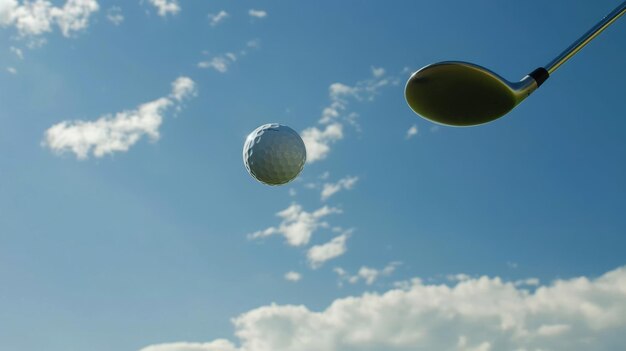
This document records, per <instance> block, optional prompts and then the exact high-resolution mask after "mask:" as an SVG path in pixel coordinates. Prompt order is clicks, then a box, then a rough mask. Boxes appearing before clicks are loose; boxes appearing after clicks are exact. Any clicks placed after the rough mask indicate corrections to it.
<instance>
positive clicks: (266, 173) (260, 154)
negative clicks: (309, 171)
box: [243, 123, 306, 185]
mask: <svg viewBox="0 0 626 351" xmlns="http://www.w3.org/2000/svg"><path fill="white" fill-rule="evenodd" d="M305 162H306V148H305V146H304V142H303V141H302V138H300V135H298V133H296V131H295V130H293V129H291V128H289V127H287V126H284V125H282V124H278V123H270V124H264V125H262V126H260V127H258V128H257V129H255V130H254V131H253V132H252V133H250V135H248V138H246V142H245V144H244V145H243V164H244V165H245V166H246V170H248V173H250V175H251V176H253V177H254V178H255V179H256V180H258V181H259V182H261V183H264V184H267V185H281V184H285V183H289V182H290V181H292V180H293V179H295V178H296V177H297V176H298V174H300V172H301V171H302V168H304V163H305Z"/></svg>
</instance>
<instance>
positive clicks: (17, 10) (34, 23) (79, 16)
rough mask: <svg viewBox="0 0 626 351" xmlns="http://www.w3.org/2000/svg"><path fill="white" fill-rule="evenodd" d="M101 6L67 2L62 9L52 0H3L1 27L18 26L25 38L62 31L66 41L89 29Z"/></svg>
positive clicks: (75, 0) (90, 1)
mask: <svg viewBox="0 0 626 351" xmlns="http://www.w3.org/2000/svg"><path fill="white" fill-rule="evenodd" d="M98 9H99V6H98V2H97V1H96V0H67V1H66V2H65V4H64V5H63V6H62V7H57V6H54V4H53V3H52V2H51V1H48V0H36V1H21V2H20V1H17V0H0V26H2V27H7V26H14V27H15V28H16V29H17V31H18V33H19V35H20V36H21V37H35V36H40V35H42V34H44V33H48V32H51V31H52V28H53V26H55V25H56V26H57V27H59V29H60V30H61V33H63V35H64V36H65V37H70V36H71V35H72V34H73V33H74V32H78V31H81V30H83V29H85V28H87V26H88V25H89V17H90V16H91V15H92V14H93V13H94V12H96V11H98Z"/></svg>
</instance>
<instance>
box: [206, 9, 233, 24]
mask: <svg viewBox="0 0 626 351" xmlns="http://www.w3.org/2000/svg"><path fill="white" fill-rule="evenodd" d="M228 17H229V15H228V12H226V11H224V10H222V11H220V12H218V13H209V24H210V25H211V27H215V26H217V25H218V24H220V23H222V22H223V21H224V20H225V19H226V18H228Z"/></svg>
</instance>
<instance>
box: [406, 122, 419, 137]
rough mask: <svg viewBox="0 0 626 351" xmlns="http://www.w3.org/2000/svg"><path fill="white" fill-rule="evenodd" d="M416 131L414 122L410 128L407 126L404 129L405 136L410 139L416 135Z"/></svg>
mask: <svg viewBox="0 0 626 351" xmlns="http://www.w3.org/2000/svg"><path fill="white" fill-rule="evenodd" d="M417 133H418V130H417V124H414V125H412V126H411V128H409V130H407V131H406V138H407V139H411V138H412V137H414V136H416V135H417Z"/></svg>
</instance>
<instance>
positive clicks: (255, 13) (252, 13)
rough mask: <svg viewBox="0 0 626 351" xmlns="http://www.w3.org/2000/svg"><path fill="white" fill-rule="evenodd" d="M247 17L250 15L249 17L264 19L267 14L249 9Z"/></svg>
mask: <svg viewBox="0 0 626 351" xmlns="http://www.w3.org/2000/svg"><path fill="white" fill-rule="evenodd" d="M248 15H250V16H251V17H256V18H265V17H266V16H267V12H266V11H263V10H254V9H250V10H249V11H248Z"/></svg>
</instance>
